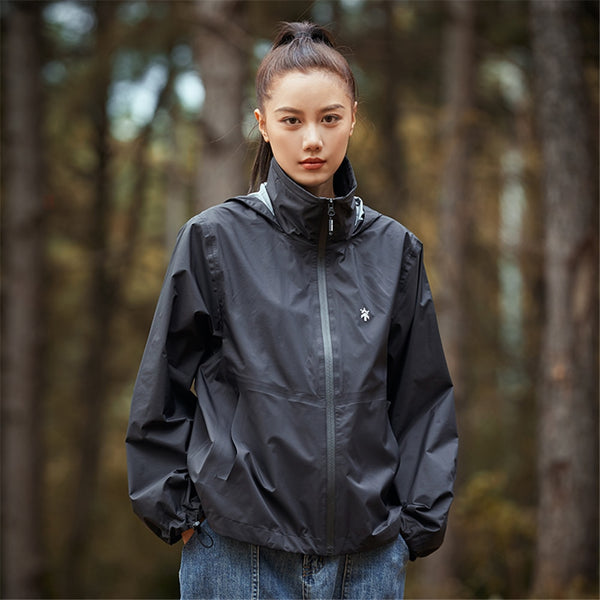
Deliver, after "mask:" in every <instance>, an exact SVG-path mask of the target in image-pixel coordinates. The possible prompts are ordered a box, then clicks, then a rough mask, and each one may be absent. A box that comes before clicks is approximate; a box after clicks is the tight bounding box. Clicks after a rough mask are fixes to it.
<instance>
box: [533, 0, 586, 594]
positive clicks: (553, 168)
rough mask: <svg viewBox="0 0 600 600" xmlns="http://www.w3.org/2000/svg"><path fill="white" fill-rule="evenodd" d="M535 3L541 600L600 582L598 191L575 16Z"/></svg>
mask: <svg viewBox="0 0 600 600" xmlns="http://www.w3.org/2000/svg"><path fill="white" fill-rule="evenodd" d="M580 6H581V5H580V3H578V2H577V3H576V2H560V1H557V0H546V1H545V2H532V3H531V29H532V35H533V49H534V59H535V67H536V74H537V92H538V121H539V133H540V141H541V147H542V155H543V197H544V205H545V266H544V274H545V324H544V333H543V342H542V355H541V359H542V363H541V373H542V378H541V380H540V385H539V390H538V394H539V415H538V419H539V430H538V435H539V439H538V476H539V483H538V485H539V502H538V537H537V552H536V572H535V581H534V584H533V590H534V594H535V595H536V596H538V597H552V596H558V595H564V594H569V593H577V592H581V591H582V590H583V589H585V587H586V586H589V585H593V584H595V583H596V582H597V577H598V437H597V436H598V404H597V402H598V318H597V317H598V313H597V310H598V263H597V260H598V229H597V226H598V196H597V193H598V190H597V187H596V183H597V180H598V173H597V162H596V161H597V156H596V157H595V156H594V150H593V146H592V140H591V139H590V136H591V131H592V123H591V120H590V118H591V114H590V107H589V103H588V99H587V97H586V96H587V90H586V84H585V78H584V72H583V63H582V55H581V46H580V32H579V29H578V24H577V11H578V10H579V9H580Z"/></svg>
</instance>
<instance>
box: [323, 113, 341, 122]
mask: <svg viewBox="0 0 600 600" xmlns="http://www.w3.org/2000/svg"><path fill="white" fill-rule="evenodd" d="M339 120H340V117H339V116H338V115H325V116H324V117H323V121H324V122H325V123H330V124H331V123H336V122H337V121H339Z"/></svg>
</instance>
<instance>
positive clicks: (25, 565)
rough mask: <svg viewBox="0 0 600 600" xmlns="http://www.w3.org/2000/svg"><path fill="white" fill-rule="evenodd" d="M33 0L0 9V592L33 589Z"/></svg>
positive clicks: (36, 293)
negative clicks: (2, 24) (0, 183)
mask: <svg viewBox="0 0 600 600" xmlns="http://www.w3.org/2000/svg"><path fill="white" fill-rule="evenodd" d="M39 9H40V5H39V3H36V2H31V3H28V2H14V3H11V5H10V6H9V7H8V9H7V11H8V14H7V16H6V38H5V40H4V43H5V44H6V45H5V48H4V50H5V61H6V62H5V63H4V64H5V73H4V76H5V78H6V79H5V82H4V86H3V88H2V90H3V97H4V100H3V104H5V106H4V110H5V111H6V112H5V115H4V116H5V119H4V123H5V135H6V140H5V141H6V145H5V146H4V148H5V161H6V163H5V165H3V166H4V167H5V169H3V171H4V186H5V188H4V190H5V196H4V202H3V213H4V214H3V232H2V233H3V235H2V241H3V244H2V245H3V251H2V262H3V267H2V276H3V277H2V278H3V285H2V287H3V298H2V300H3V323H2V372H3V375H4V376H3V379H2V505H1V506H2V536H1V537H2V557H1V559H2V597H3V598H39V597H41V596H42V592H41V574H42V550H41V549H42V545H41V519H40V514H41V498H40V492H41V491H42V490H43V489H44V486H43V484H42V476H41V435H42V428H41V423H42V418H43V415H42V413H41V410H42V406H41V402H40V393H41V389H42V386H41V378H42V374H43V369H42V364H43V362H42V360H41V343H42V333H41V332H42V319H41V315H42V289H43V288H42V277H43V267H42V265H43V228H42V222H43V202H42V195H43V188H42V156H41V151H42V135H41V122H40V115H41V108H42V107H41V104H42V102H41V89H40V85H39V80H40V62H41V59H40V57H41V50H40V44H41V41H40V23H39V20H40V15H39Z"/></svg>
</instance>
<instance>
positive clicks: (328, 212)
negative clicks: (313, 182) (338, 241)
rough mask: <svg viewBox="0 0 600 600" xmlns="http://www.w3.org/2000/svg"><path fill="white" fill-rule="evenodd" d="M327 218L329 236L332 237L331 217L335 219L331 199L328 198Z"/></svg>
mask: <svg viewBox="0 0 600 600" xmlns="http://www.w3.org/2000/svg"><path fill="white" fill-rule="evenodd" d="M327 216H328V217H329V236H330V237H331V236H332V235H333V217H335V209H334V208H333V199H332V198H329V208H328V209H327Z"/></svg>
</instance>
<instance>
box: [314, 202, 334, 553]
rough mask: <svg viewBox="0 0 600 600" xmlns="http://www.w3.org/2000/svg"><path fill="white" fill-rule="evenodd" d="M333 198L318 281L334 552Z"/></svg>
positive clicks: (329, 534)
mask: <svg viewBox="0 0 600 600" xmlns="http://www.w3.org/2000/svg"><path fill="white" fill-rule="evenodd" d="M334 215H335V212H334V209H333V200H329V208H328V211H327V216H328V217H329V223H328V225H327V226H326V223H325V220H323V226H322V227H321V235H320V236H319V251H318V258H317V284H318V290H319V309H320V316H321V335H322V337H323V357H324V358H323V359H324V362H325V416H326V423H327V429H326V432H327V433H326V435H327V456H326V465H327V516H326V523H327V529H326V531H327V551H328V553H333V546H334V539H335V403H334V385H333V346H332V343H331V325H330V322H329V301H328V300H327V271H326V261H325V258H326V257H325V248H326V246H327V237H328V235H329V236H330V235H332V233H333V217H334Z"/></svg>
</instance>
